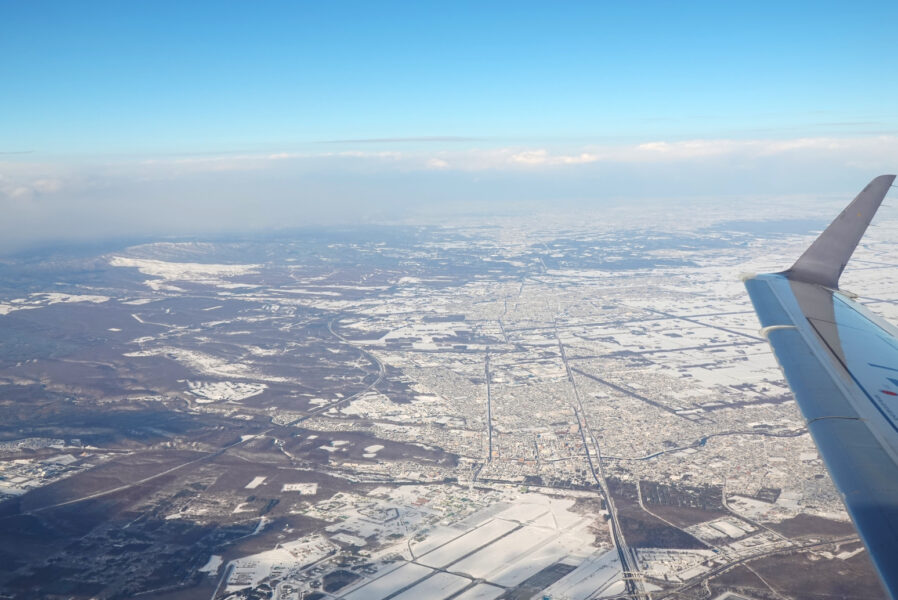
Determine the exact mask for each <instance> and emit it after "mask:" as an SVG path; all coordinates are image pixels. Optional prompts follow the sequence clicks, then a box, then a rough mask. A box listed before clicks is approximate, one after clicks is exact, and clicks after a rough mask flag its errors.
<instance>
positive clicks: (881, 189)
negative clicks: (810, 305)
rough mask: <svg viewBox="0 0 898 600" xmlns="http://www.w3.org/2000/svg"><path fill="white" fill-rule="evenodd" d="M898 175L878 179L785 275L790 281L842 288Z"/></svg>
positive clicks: (869, 185) (836, 219)
mask: <svg viewBox="0 0 898 600" xmlns="http://www.w3.org/2000/svg"><path fill="white" fill-rule="evenodd" d="M895 177H896V176H895V175H891V174H888V175H879V176H878V177H874V178H873V179H872V180H871V181H870V183H868V184H867V185H866V186H865V187H864V189H863V190H861V192H860V193H859V194H858V195H857V196H856V197H855V199H854V200H852V201H851V203H850V204H849V205H848V206H847V207H846V208H845V209H844V210H843V211H842V212H841V213H840V214H839V216H837V217H836V218H835V220H833V222H832V223H830V224H829V226H828V227H827V228H826V229H825V230H824V231H823V233H821V234H820V236H819V237H818V238H817V239H816V240H814V242H813V243H812V244H811V245H810V246H809V247H808V248H807V250H805V251H804V254H802V255H801V256H800V257H799V258H798V260H796V261H795V264H793V265H792V267H791V268H790V269H789V270H787V271H785V272H784V273H783V274H784V275H785V276H786V277H788V278H789V279H793V280H796V281H803V282H806V283H814V284H817V285H822V286H824V287H828V288H832V289H838V288H839V278H840V277H841V275H842V271H843V270H844V269H845V265H846V264H848V259H850V258H851V255H852V253H854V249H855V248H856V247H857V245H858V243H859V242H860V240H861V238H862V237H863V235H864V232H865V231H866V230H867V227H868V226H869V225H870V221H871V220H873V216H874V215H875V214H876V211H877V209H879V206H880V205H881V204H882V200H883V198H885V195H886V194H887V193H888V191H889V189H890V188H891V187H892V183H893V182H894V181H895Z"/></svg>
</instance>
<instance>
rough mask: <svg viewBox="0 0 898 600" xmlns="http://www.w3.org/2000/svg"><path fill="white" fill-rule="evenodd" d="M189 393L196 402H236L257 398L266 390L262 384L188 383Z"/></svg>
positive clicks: (226, 382)
mask: <svg viewBox="0 0 898 600" xmlns="http://www.w3.org/2000/svg"><path fill="white" fill-rule="evenodd" d="M187 386H188V387H189V388H190V393H191V394H193V395H194V396H196V397H197V400H196V401H197V402H198V403H200V404H205V403H208V402H220V401H226V402H236V401H238V400H244V399H246V398H251V397H252V396H258V395H259V394H261V393H262V392H264V391H265V390H266V389H267V387H268V386H267V385H265V384H264V383H239V382H235V381H188V382H187Z"/></svg>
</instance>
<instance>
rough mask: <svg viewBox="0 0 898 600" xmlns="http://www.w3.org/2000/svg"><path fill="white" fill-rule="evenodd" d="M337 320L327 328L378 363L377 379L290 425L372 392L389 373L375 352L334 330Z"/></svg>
mask: <svg viewBox="0 0 898 600" xmlns="http://www.w3.org/2000/svg"><path fill="white" fill-rule="evenodd" d="M336 321H337V319H336V318H334V319H331V320H330V321H328V323H327V330H328V331H330V333H331V335H333V336H334V337H335V338H337V339H338V340H340V341H341V342H343V343H344V344H348V345H350V346H352V347H353V348H355V349H356V350H358V351H359V352H361V353H362V355H363V356H365V358H367V359H368V360H370V361H371V362H373V363H375V364H376V365H377V379H375V380H374V381H373V382H371V383H370V384H368V386H367V387H365V389H363V390H362V391H360V392H356V393H355V394H353V395H352V396H347V397H346V398H343V399H341V400H337V401H336V402H331V403H329V404H325V405H323V406H319V407H318V408H316V409H313V410H310V411H308V412H307V413H306V414H304V415H303V416H301V417H299V418H298V419H295V420H293V421H290V422H289V423H287V425H288V426H291V425H298V424H299V423H302V422H303V421H305V420H307V419H311V418H312V417H314V416H315V415H317V414H320V413H323V412H325V411H328V410H330V409H332V408H335V407H337V406H343V405H344V404H348V403H349V402H352V401H353V400H355V399H356V398H358V397H360V396H363V395H365V394H367V393H368V392H370V391H371V390H373V389H374V388H375V387H376V386H377V385H378V384H379V383H380V382H381V381H383V379H384V377H386V374H387V370H386V367H384V364H383V363H382V362H381V360H380V359H379V358H377V357H376V356H374V354H372V353H370V352H368V351H367V350H365V349H364V348H362V347H360V346H359V345H358V344H354V343H353V342H352V341H350V340H348V339H346V338H345V337H343V336H342V335H340V334H339V333H337V332H336V331H334V323H335V322H336Z"/></svg>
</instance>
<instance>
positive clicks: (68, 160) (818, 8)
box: [0, 0, 898, 235]
mask: <svg viewBox="0 0 898 600" xmlns="http://www.w3.org/2000/svg"><path fill="white" fill-rule="evenodd" d="M783 4H785V5H783ZM783 4H781V3H773V2H756V3H736V2H558V3H548V2H538V3H528V2H514V3H510V2H495V3H482V2H476V3H475V2H472V3H464V2H452V3H435V2H434V3H431V2H408V3H390V2H226V1H215V2H164V1H153V2H126V1H116V2H99V1H88V2H69V1H64V2H44V1H36V0H35V1H25V0H23V1H7V2H3V3H0V56H2V57H3V58H2V59H0V81H3V88H4V89H3V93H2V94H0V132H2V135H0V201H3V202H5V206H4V208H6V209H8V210H11V211H12V214H13V215H15V214H17V212H20V211H21V210H25V209H22V207H20V206H18V205H17V204H16V202H17V201H21V200H22V199H23V198H25V199H27V200H28V201H30V202H34V201H35V200H36V199H39V198H43V199H44V200H43V201H44V202H49V200H48V198H49V197H50V196H54V197H55V198H56V201H57V202H62V201H64V200H65V198H66V196H65V194H69V196H67V197H68V198H69V199H70V200H71V201H75V199H77V201H78V202H82V203H85V207H86V208H88V209H89V208H90V207H91V203H90V198H91V197H92V196H91V194H92V193H93V194H94V195H95V196H96V195H102V193H108V190H109V189H111V188H115V189H117V190H118V191H117V192H116V193H119V194H123V195H125V194H126V190H127V189H128V188H127V186H128V185H129V182H131V184H133V185H134V186H137V185H138V184H139V181H141V180H146V178H148V177H151V178H154V179H159V178H168V179H169V180H170V182H171V185H170V186H169V187H168V188H167V193H168V194H169V195H171V194H180V195H181V196H182V197H184V198H187V197H188V196H187V194H188V193H192V192H191V190H193V191H194V192H195V189H194V188H195V186H196V185H198V183H197V182H198V181H199V180H198V179H192V180H191V179H190V177H189V175H190V173H193V172H194V170H195V168H196V167H197V165H205V167H203V166H201V167H199V170H201V171H205V170H208V169H210V168H214V169H217V170H218V171H220V172H229V173H230V172H232V171H239V172H241V173H243V174H244V175H243V177H244V178H246V179H247V181H251V180H252V178H251V177H249V176H248V175H246V173H247V172H248V171H253V173H254V176H255V177H258V178H262V177H265V176H266V174H268V175H271V176H272V177H280V178H281V179H282V180H283V181H284V184H283V185H284V190H285V191H284V193H285V194H286V193H287V192H286V190H287V189H289V188H290V186H293V187H294V188H295V187H296V186H297V185H298V184H300V183H301V181H299V180H298V179H293V180H291V179H290V177H288V176H287V175H286V174H285V173H286V171H287V170H285V169H283V164H284V162H283V161H284V160H286V161H292V162H291V164H292V166H293V167H294V168H293V169H292V170H293V171H296V172H302V173H306V176H311V175H314V179H315V180H316V181H319V185H320V186H321V189H327V185H326V183H324V179H326V175H327V174H328V173H329V174H330V175H331V177H332V178H334V184H335V186H336V187H335V188H334V189H340V185H343V187H344V188H345V185H344V184H345V182H343V181H340V182H338V181H337V179H339V178H346V177H355V178H356V179H357V180H358V181H359V185H358V188H359V189H364V188H365V186H366V185H367V183H366V181H365V177H369V178H370V177H374V179H378V180H393V179H394V177H393V175H392V174H395V173H399V174H401V173H405V174H406V176H407V178H408V181H406V182H404V183H403V184H402V185H398V187H397V189H402V188H404V187H405V188H407V187H409V186H410V185H411V184H410V183H409V182H412V181H420V184H421V185H425V184H426V183H427V175H426V173H425V172H426V171H432V170H441V171H444V173H442V175H441V176H442V177H445V176H446V173H445V171H451V172H458V173H459V175H458V177H459V181H461V180H462V179H463V178H464V177H465V175H464V173H469V172H471V171H472V170H478V169H494V170H499V171H502V172H503V173H504V172H508V173H511V174H514V173H521V172H523V171H526V170H527V168H531V169H532V168H553V169H556V170H558V169H561V170H563V169H564V167H565V166H570V167H571V170H572V172H571V173H567V174H565V173H560V172H559V173H558V174H557V176H558V177H573V178H574V179H577V178H580V179H581V180H582V181H583V186H584V187H583V189H582V190H580V191H578V192H577V194H579V195H584V194H587V187H586V186H587V184H588V185H589V186H592V187H590V188H589V189H592V190H596V191H595V193H596V194H600V193H601V186H599V187H598V188H596V180H597V178H598V179H601V177H599V174H597V173H598V171H595V169H598V170H601V168H602V167H603V165H604V166H607V163H609V162H619V159H618V157H619V156H620V157H624V158H623V159H620V160H624V162H627V163H628V164H630V165H634V164H635V165H637V166H638V165H651V164H654V163H655V162H657V159H658V158H659V157H662V156H663V157H664V158H665V159H666V160H679V161H686V163H688V164H687V165H686V167H687V168H686V170H685V171H684V172H686V173H688V172H690V171H689V169H692V170H693V171H694V173H695V175H694V177H693V178H692V179H689V178H688V177H687V180H686V182H685V183H684V185H683V189H682V190H681V191H682V193H687V192H688V191H689V189H690V188H689V181H693V182H696V183H698V182H700V181H702V179H701V178H705V180H706V179H707V175H708V172H709V171H708V169H710V168H712V167H714V168H715V169H716V170H714V171H713V173H716V174H720V175H721V177H720V179H723V177H722V175H723V174H725V173H726V172H727V169H728V168H730V169H732V168H734V165H736V164H737V163H738V164H741V165H742V168H743V169H744V168H751V169H755V170H758V169H762V168H767V167H765V166H764V165H766V162H765V161H764V160H761V161H760V162H759V161H758V157H759V156H760V157H766V156H769V155H770V152H774V153H775V152H780V153H782V152H783V150H782V149H783V148H788V149H787V150H786V151H785V152H786V155H782V157H783V160H780V161H775V162H776V165H777V168H783V164H784V161H785V163H789V161H798V163H800V164H805V163H812V162H813V161H814V160H821V161H823V163H824V164H825V165H826V169H827V170H829V171H832V170H833V169H836V172H837V173H838V174H839V176H840V177H842V179H838V181H840V182H842V185H844V186H845V187H846V189H847V188H851V189H853V188H854V187H856V186H855V184H856V183H857V180H856V177H859V178H861V179H863V178H865V177H866V176H867V174H868V172H869V173H872V174H873V175H875V174H876V173H875V172H873V171H874V170H875V169H879V168H881V167H882V168H887V167H888V165H889V164H896V163H898V155H896V150H898V142H896V141H895V136H896V135H898V110H896V107H898V76H896V74H895V66H896V64H898V42H896V39H898V35H896V29H895V23H898V18H896V17H898V3H895V2H868V3H853V4H851V5H849V4H847V3H827V2H813V3H812V2H807V3H804V2H793V3H783ZM809 140H810V141H809ZM790 144H792V145H791V146H790ZM796 144H797V145H796ZM696 148H700V149H704V150H700V151H698V152H697V151H696ZM185 157H188V158H189V157H206V158H208V159H209V160H214V161H216V162H215V163H214V167H210V166H209V165H210V164H211V163H208V162H202V161H195V162H189V161H188V162H184V161H181V162H177V160H179V159H183V158H185ZM709 157H710V158H709ZM265 158H269V159H273V158H277V159H278V163H279V165H281V167H280V168H281V169H282V171H284V172H283V173H281V174H279V175H277V174H275V172H274V171H270V170H269V169H268V168H267V167H265V166H264V165H262V166H260V165H261V164H262V163H263V162H264V159H265ZM727 158H728V159H729V162H727ZM712 159H714V160H712ZM166 160H171V161H172V162H171V163H170V164H168V166H166V164H165V161H166ZM322 160H323V161H324V162H322ZM715 160H716V163H715V162H714V161H715ZM148 161H149V162H150V163H151V164H152V166H151V167H141V165H146V164H147V163H148ZM746 161H747V162H746ZM712 163H714V164H712ZM798 163H796V164H798ZM247 164H251V165H252V166H251V167H248V166H247ZM584 165H593V167H594V171H593V172H588V170H585V169H584ZM746 165H747V167H746ZM840 169H841V170H840ZM574 171H576V172H574ZM798 171H799V174H798V175H796V177H795V179H794V186H793V187H794V190H798V189H805V188H802V187H800V186H802V185H806V183H805V182H804V181H803V180H802V179H801V178H799V175H801V176H803V175H804V173H805V171H802V170H801V169H798ZM185 173H186V174H185ZM422 173H424V174H422ZM590 173H592V174H590ZM759 173H760V172H759ZM310 174H311V175H310ZM388 175H389V176H388ZM541 176H543V177H544V176H545V175H544V174H543V175H541ZM296 177H298V176H296ZM509 177H512V175H509ZM526 177H528V175H524V174H521V175H519V177H518V180H517V181H518V186H526V181H524V180H525V179H526ZM833 177H834V175H833V173H830V174H829V176H828V177H824V178H823V182H824V185H832V184H833V183H834V181H837V180H836V179H833ZM104 178H106V179H108V181H106V180H104ZM416 178H417V179H416ZM512 178H513V177H512ZM521 178H523V179H521ZM712 179H713V178H712ZM780 179H781V178H780ZM337 183H339V184H340V185H337ZM569 183H570V182H565V185H569ZM179 185H180V186H181V187H180V191H178V189H179V187H178V186H179ZM378 185H381V186H384V187H383V188H382V189H379V190H378V191H377V194H379V195H389V194H390V189H389V187H388V185H389V184H386V183H379V184H378ZM79 186H80V187H79ZM91 186H93V187H91ZM780 187H783V188H784V189H786V191H788V188H789V185H788V184H787V183H782V182H781V185H780ZM811 188H812V189H813V186H811ZM103 189H105V190H107V192H103V191H102V190H103ZM135 189H136V187H135ZM514 189H516V188H514V186H513V187H511V188H509V192H508V193H509V194H511V193H513V190H514ZM91 190H93V191H91ZM698 191H700V192H709V191H712V190H709V189H707V187H706V188H702V189H699V190H698ZM757 191H758V192H759V193H760V192H764V191H765V189H764V188H759V189H758V190H757ZM768 191H772V190H768ZM777 191H780V190H779V189H777ZM76 192H77V193H76ZM207 192H208V193H210V194H214V193H215V190H214V189H212V188H210V189H208V190H207ZM459 192H460V193H462V192H463V188H460V190H459ZM343 193H344V194H345V195H349V196H353V197H356V196H358V193H359V192H358V191H345V192H343ZM501 193H502V192H501V187H499V188H497V189H496V190H495V194H496V195H501ZM138 195H139V194H138ZM334 196H335V197H336V196H339V194H335V195H334ZM285 197H286V196H285ZM290 198H291V201H296V202H313V201H315V198H312V197H298V196H297V195H296V194H295V193H294V194H293V195H292V196H290ZM110 201H111V200H110ZM146 202H150V203H152V199H151V198H148V199H147V200H146ZM337 204H339V202H337ZM26 208H27V210H31V211H34V210H37V207H35V206H31V207H26ZM27 210H26V212H27ZM45 212H47V213H48V214H49V213H51V212H52V211H50V210H47V211H45ZM29 214H31V213H29ZM29 223H31V224H30V225H29V227H32V228H39V227H40V223H41V221H40V220H39V219H37V220H34V221H30V222H29ZM51 230H52V228H51V229H48V230H47V231H51ZM0 233H2V232H0ZM41 233H42V232H41V231H35V232H34V234H35V235H40V234H41Z"/></svg>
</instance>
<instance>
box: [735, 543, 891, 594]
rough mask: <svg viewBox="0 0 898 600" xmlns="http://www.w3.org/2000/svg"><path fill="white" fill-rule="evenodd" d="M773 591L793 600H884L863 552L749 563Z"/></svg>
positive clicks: (787, 556)
mask: <svg viewBox="0 0 898 600" xmlns="http://www.w3.org/2000/svg"><path fill="white" fill-rule="evenodd" d="M749 566H750V567H751V568H752V569H754V570H755V571H756V572H757V573H758V575H760V576H761V577H763V578H764V580H765V581H767V582H768V583H769V584H770V585H771V586H772V587H773V588H774V589H776V590H777V591H779V592H781V593H782V594H784V595H786V596H789V597H791V598H793V599H794V600H831V599H833V598H840V599H844V600H880V599H882V600H885V598H886V596H885V594H884V592H883V590H882V587H881V586H880V584H879V578H878V577H877V576H876V572H875V570H874V568H873V564H872V563H871V562H870V558H869V556H868V555H867V553H866V552H861V553H859V554H857V555H855V556H853V557H851V558H849V559H847V560H841V559H838V558H833V559H827V558H824V557H822V556H820V555H819V554H816V553H807V552H805V553H795V554H778V555H775V556H770V557H767V558H762V559H759V560H756V561H752V562H751V563H749Z"/></svg>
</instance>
